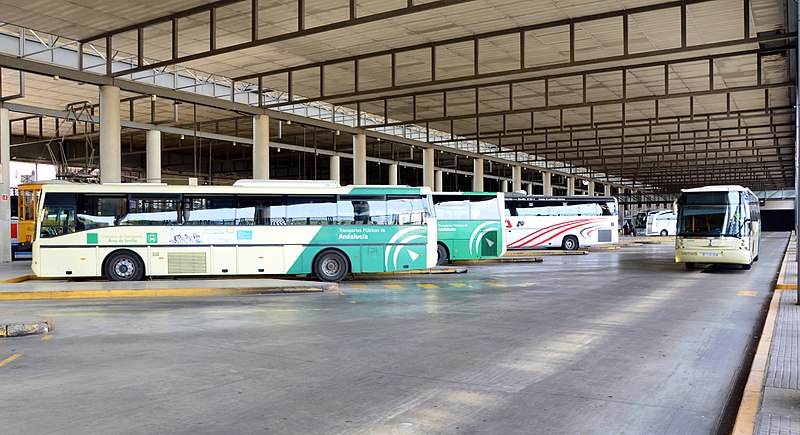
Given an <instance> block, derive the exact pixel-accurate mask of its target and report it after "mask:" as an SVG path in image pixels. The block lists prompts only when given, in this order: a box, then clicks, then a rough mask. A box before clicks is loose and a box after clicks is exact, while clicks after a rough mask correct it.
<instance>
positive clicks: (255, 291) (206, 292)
mask: <svg viewBox="0 0 800 435" xmlns="http://www.w3.org/2000/svg"><path fill="white" fill-rule="evenodd" d="M338 290H339V284H337V283H320V284H319V285H313V286H284V287H253V288H247V287H226V288H168V289H117V290H54V291H31V292H24V291H22V292H0V301H21V300H39V299H111V298H137V297H139V298H161V297H191V296H246V295H261V294H275V293H305V292H326V291H338Z"/></svg>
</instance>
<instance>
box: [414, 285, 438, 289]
mask: <svg viewBox="0 0 800 435" xmlns="http://www.w3.org/2000/svg"><path fill="white" fill-rule="evenodd" d="M417 287H421V288H425V289H433V288H439V286H438V285H436V284H417Z"/></svg>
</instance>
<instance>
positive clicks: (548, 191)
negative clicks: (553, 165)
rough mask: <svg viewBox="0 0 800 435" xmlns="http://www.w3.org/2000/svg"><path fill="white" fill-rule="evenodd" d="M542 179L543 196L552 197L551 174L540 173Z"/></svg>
mask: <svg viewBox="0 0 800 435" xmlns="http://www.w3.org/2000/svg"><path fill="white" fill-rule="evenodd" d="M542 179H543V180H544V194H545V196H552V195H553V174H552V173H551V172H542Z"/></svg>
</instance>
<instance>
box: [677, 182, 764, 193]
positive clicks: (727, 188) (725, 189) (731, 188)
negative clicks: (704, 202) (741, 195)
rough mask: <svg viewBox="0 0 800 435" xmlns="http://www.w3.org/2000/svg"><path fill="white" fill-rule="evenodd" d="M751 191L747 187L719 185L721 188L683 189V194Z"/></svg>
mask: <svg viewBox="0 0 800 435" xmlns="http://www.w3.org/2000/svg"><path fill="white" fill-rule="evenodd" d="M747 191H750V189H748V188H747V187H742V186H738V185H735V184H729V185H719V186H703V187H693V188H691V189H681V192H689V193H691V192H747Z"/></svg>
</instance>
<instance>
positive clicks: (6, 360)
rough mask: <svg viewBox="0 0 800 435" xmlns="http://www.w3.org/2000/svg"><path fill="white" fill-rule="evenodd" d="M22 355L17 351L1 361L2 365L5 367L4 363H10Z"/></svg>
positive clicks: (0, 365)
mask: <svg viewBox="0 0 800 435" xmlns="http://www.w3.org/2000/svg"><path fill="white" fill-rule="evenodd" d="M21 356H22V354H21V353H15V354H14V355H11V356H10V357H8V358H6V359H4V360H2V361H0V367H3V366H4V365H6V364H8V363H10V362H11V361H14V360H15V359H17V358H19V357H21Z"/></svg>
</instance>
